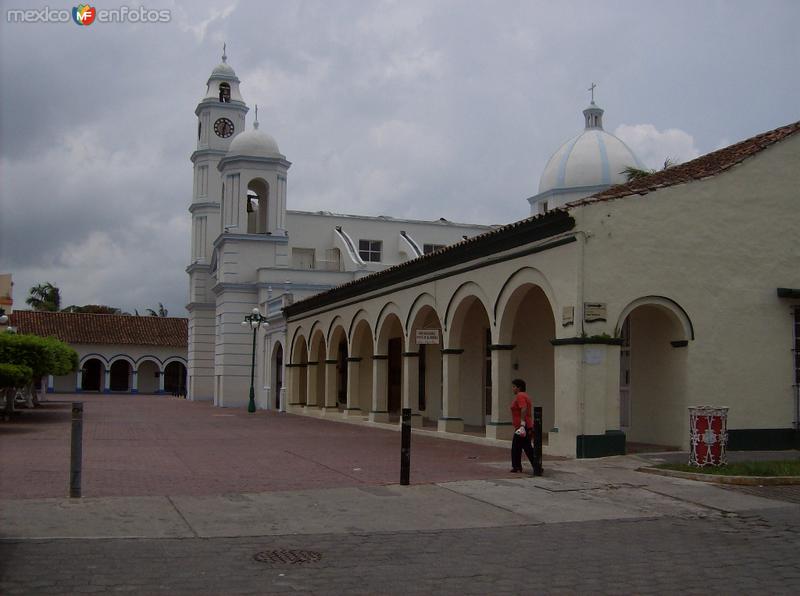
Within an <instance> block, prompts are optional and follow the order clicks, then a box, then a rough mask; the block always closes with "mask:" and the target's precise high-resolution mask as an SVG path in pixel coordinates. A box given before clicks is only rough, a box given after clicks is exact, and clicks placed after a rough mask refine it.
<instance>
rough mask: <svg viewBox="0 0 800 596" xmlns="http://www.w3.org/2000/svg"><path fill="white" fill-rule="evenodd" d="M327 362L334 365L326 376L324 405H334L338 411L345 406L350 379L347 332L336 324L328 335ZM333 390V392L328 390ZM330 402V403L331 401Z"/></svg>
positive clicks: (342, 409) (343, 409)
mask: <svg viewBox="0 0 800 596" xmlns="http://www.w3.org/2000/svg"><path fill="white" fill-rule="evenodd" d="M334 361H335V364H333V363H334ZM328 364H329V365H333V366H335V368H334V369H333V371H334V372H332V373H331V374H333V376H332V377H331V376H329V377H328V383H326V386H327V387H330V389H328V388H326V391H328V395H327V401H326V404H325V405H326V406H328V407H332V406H335V407H336V408H338V409H339V410H340V411H342V412H343V411H345V409H346V408H347V391H348V384H349V382H350V379H349V377H348V362H347V333H345V330H344V327H343V326H342V325H341V323H340V324H337V325H336V326H335V327H334V328H333V329H331V330H330V332H329V335H328ZM331 390H332V391H333V394H331V393H330V391H331ZM331 402H332V403H331Z"/></svg>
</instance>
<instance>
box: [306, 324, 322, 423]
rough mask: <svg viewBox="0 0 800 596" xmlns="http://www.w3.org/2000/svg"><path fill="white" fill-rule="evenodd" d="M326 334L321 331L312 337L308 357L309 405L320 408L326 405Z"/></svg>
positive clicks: (315, 332) (317, 331)
mask: <svg viewBox="0 0 800 596" xmlns="http://www.w3.org/2000/svg"><path fill="white" fill-rule="evenodd" d="M325 355H326V351H325V334H324V333H323V332H322V330H321V329H317V330H316V331H314V335H313V336H312V337H311V349H310V354H309V357H308V369H307V371H306V372H307V375H308V405H309V406H313V407H320V406H323V405H324V404H325Z"/></svg>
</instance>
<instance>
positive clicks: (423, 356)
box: [408, 300, 442, 424]
mask: <svg viewBox="0 0 800 596" xmlns="http://www.w3.org/2000/svg"><path fill="white" fill-rule="evenodd" d="M412 315H413V320H411V324H410V328H409V331H408V351H409V352H418V353H419V356H418V358H417V371H416V372H417V381H418V390H417V403H416V404H413V407H414V408H415V409H418V411H419V412H420V414H422V416H423V418H424V419H425V420H427V421H431V422H434V423H437V424H438V420H439V418H440V416H441V415H442V351H441V348H442V343H441V342H442V324H441V323H440V322H439V316H438V315H437V314H436V310H435V308H434V306H433V304H432V300H431V304H425V305H423V306H422V307H421V308H419V309H418V310H416V313H412ZM417 331H423V332H425V333H424V334H423V335H424V336H426V337H430V338H432V337H433V336H434V332H435V334H438V338H439V341H438V342H437V343H421V344H418V343H417ZM430 341H433V340H432V339H431V340H430Z"/></svg>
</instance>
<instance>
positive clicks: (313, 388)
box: [303, 361, 319, 412]
mask: <svg viewBox="0 0 800 596" xmlns="http://www.w3.org/2000/svg"><path fill="white" fill-rule="evenodd" d="M318 367H319V362H316V361H309V362H307V363H306V396H307V397H306V405H304V406H303V410H304V411H306V412H308V411H309V410H316V409H317V408H318V406H319V395H318V393H319V392H318V391H317V389H318V388H317V370H319V368H318Z"/></svg>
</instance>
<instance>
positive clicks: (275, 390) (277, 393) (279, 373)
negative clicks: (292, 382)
mask: <svg viewBox="0 0 800 596" xmlns="http://www.w3.org/2000/svg"><path fill="white" fill-rule="evenodd" d="M271 370H272V378H271V382H272V383H271V384H272V396H271V401H272V404H273V405H274V406H275V409H276V410H280V409H281V389H283V345H282V344H281V343H280V342H276V343H275V347H273V348H272V369H271Z"/></svg>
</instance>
